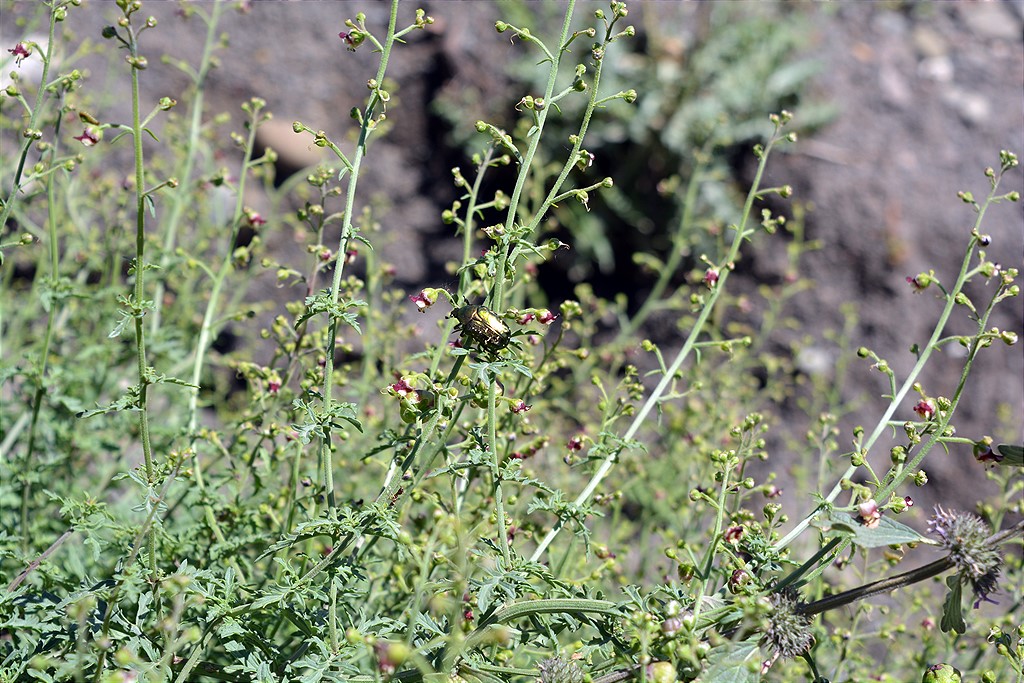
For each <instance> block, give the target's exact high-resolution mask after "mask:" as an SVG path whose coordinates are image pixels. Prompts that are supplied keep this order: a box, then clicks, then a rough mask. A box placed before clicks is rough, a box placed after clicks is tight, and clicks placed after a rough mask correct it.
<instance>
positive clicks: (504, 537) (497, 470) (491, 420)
mask: <svg viewBox="0 0 1024 683" xmlns="http://www.w3.org/2000/svg"><path fill="white" fill-rule="evenodd" d="M497 384H498V378H497V376H494V377H492V378H491V381H490V382H488V391H487V443H488V444H489V445H490V448H491V478H492V480H493V486H494V512H495V517H496V518H497V519H496V524H497V527H498V547H499V548H501V557H502V559H503V560H504V561H505V566H506V567H507V568H509V569H511V568H512V552H511V551H510V550H509V547H508V523H507V522H506V520H505V496H504V492H503V491H502V485H501V480H502V474H501V453H499V452H498V437H497V435H496V433H495V432H496V425H497V417H496V416H495V410H494V406H495V402H496V400H497V396H496V394H497Z"/></svg>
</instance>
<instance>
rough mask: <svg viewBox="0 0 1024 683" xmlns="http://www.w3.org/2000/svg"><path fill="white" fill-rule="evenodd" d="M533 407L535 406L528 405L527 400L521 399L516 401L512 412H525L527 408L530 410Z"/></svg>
mask: <svg viewBox="0 0 1024 683" xmlns="http://www.w3.org/2000/svg"><path fill="white" fill-rule="evenodd" d="M532 407H533V406H528V405H526V401H523V400H522V399H520V400H518V401H516V402H515V403H514V404H513V405H512V412H513V413H525V412H526V411H527V410H529V409H530V408H532Z"/></svg>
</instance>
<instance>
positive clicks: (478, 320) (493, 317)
mask: <svg viewBox="0 0 1024 683" xmlns="http://www.w3.org/2000/svg"><path fill="white" fill-rule="evenodd" d="M449 317H452V318H455V319H456V320H458V321H459V325H458V327H456V329H457V330H459V331H460V332H461V333H462V336H463V337H466V338H469V339H470V340H471V341H473V342H476V343H477V345H479V346H480V347H481V348H482V349H484V350H486V351H491V352H492V353H493V352H495V351H500V350H501V349H503V348H505V347H506V346H508V343H509V340H510V339H511V338H512V331H511V330H510V329H509V327H508V325H506V324H505V322H504V321H503V320H502V319H501V318H499V317H498V314H497V313H495V312H494V311H492V310H491V309H489V308H486V307H484V306H477V305H470V306H461V307H459V308H456V309H455V310H454V311H452V313H451V316H449Z"/></svg>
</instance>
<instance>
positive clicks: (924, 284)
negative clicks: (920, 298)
mask: <svg viewBox="0 0 1024 683" xmlns="http://www.w3.org/2000/svg"><path fill="white" fill-rule="evenodd" d="M931 283H932V278H931V276H930V275H929V274H928V273H918V274H917V275H914V276H913V277H911V276H909V275H908V276H907V284H908V285H910V286H911V287H913V289H914V294H919V293H921V292H923V291H924V290H926V289H928V285H930V284H931Z"/></svg>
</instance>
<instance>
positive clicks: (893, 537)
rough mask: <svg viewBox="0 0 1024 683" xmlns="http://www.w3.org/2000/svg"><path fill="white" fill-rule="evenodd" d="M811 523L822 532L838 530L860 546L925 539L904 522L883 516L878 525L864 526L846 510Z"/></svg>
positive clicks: (868, 546) (894, 543) (872, 546)
mask: <svg viewBox="0 0 1024 683" xmlns="http://www.w3.org/2000/svg"><path fill="white" fill-rule="evenodd" d="M812 524H813V525H814V526H816V527H817V528H819V529H821V530H822V532H824V533H828V532H838V533H839V534H842V535H844V536H848V537H849V538H850V541H851V542H853V543H854V545H858V546H860V547H862V548H879V547H882V546H887V545H901V544H903V543H919V542H921V541H923V540H925V537H924V536H922V535H921V534H919V533H917V532H916V531H914V530H913V529H911V528H910V527H908V526H907V525H906V524H901V523H899V522H897V521H894V520H892V519H889V518H887V517H883V518H882V519H881V520H880V521H879V523H878V526H876V527H875V528H873V529H869V528H868V527H866V526H864V525H863V524H861V523H860V522H859V521H857V520H856V519H855V518H854V517H853V516H852V515H850V514H849V513H846V512H833V513H832V514H831V515H829V516H827V517H824V518H819V519H817V520H815V521H814V522H812Z"/></svg>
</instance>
